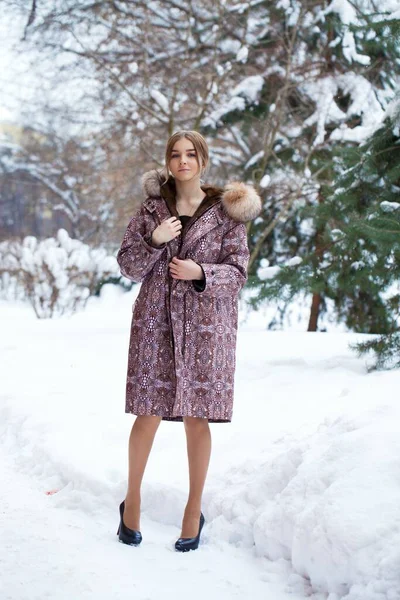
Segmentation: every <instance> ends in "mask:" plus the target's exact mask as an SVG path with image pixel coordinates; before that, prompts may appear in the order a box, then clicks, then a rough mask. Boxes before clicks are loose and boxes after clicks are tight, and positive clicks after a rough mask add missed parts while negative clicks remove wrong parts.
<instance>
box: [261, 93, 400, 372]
mask: <svg viewBox="0 0 400 600" xmlns="http://www.w3.org/2000/svg"><path fill="white" fill-rule="evenodd" d="M334 163H335V168H336V170H337V171H338V172H339V173H340V174H339V175H338V176H337V177H336V180H335V184H334V188H333V192H331V193H330V195H328V190H327V189H325V190H323V193H324V194H326V196H327V198H326V200H325V202H323V203H318V204H316V205H315V206H313V207H305V208H304V209H303V211H302V216H303V218H304V219H310V220H311V223H312V225H313V231H314V232H317V233H316V235H315V234H312V235H313V237H314V239H315V238H317V241H318V243H317V244H315V245H314V248H313V251H312V252H310V253H309V254H308V255H305V256H304V258H303V260H302V262H301V264H300V265H297V266H295V264H294V263H298V262H299V261H292V262H290V261H289V264H288V265H286V266H283V267H282V268H276V267H272V268H269V269H268V268H267V269H264V270H262V269H261V270H260V271H259V275H260V277H261V278H266V279H265V281H263V283H262V285H261V289H260V291H259V295H258V296H257V297H255V298H254V299H253V304H254V305H255V306H257V305H258V304H259V303H260V302H261V301H262V300H263V299H265V298H268V297H269V298H271V297H273V298H279V299H281V300H283V301H284V302H285V303H289V302H290V301H292V300H293V298H294V297H295V296H296V295H298V294H301V293H304V292H306V293H309V294H314V295H319V296H321V297H322V298H324V299H326V298H328V299H330V300H331V301H332V303H333V306H334V309H335V312H336V315H337V318H338V320H339V321H342V322H344V323H345V324H346V326H347V327H348V328H349V329H351V330H353V331H357V332H363V333H378V334H382V335H381V337H380V338H378V339H377V340H371V341H368V342H366V343H364V344H359V345H357V349H358V350H359V351H361V352H366V351H368V350H369V349H374V350H376V352H377V353H378V362H377V366H378V367H381V366H383V365H385V364H388V359H389V358H390V357H391V353H392V352H396V353H397V359H396V360H397V362H396V360H395V361H394V363H393V364H397V365H398V366H400V334H399V325H400V323H399V320H398V314H399V309H400V285H399V284H400V99H399V101H397V102H393V103H392V105H391V106H390V109H389V110H388V111H387V116H386V118H385V119H384V121H383V123H382V125H381V127H379V128H378V129H377V130H376V131H375V133H374V134H373V135H372V136H371V137H370V138H369V139H368V140H367V141H366V142H364V143H363V144H361V145H360V146H358V147H355V148H345V149H342V150H340V151H338V154H337V156H336V157H335V161H334ZM271 275H272V277H271V278H270V279H268V277H269V276H271ZM253 285H257V282H256V281H254V280H253ZM309 329H310V327H309ZM392 362H393V361H392Z"/></svg>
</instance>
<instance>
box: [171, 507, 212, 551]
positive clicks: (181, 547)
mask: <svg viewBox="0 0 400 600" xmlns="http://www.w3.org/2000/svg"><path fill="white" fill-rule="evenodd" d="M204 523H205V518H204V515H203V513H200V523H199V533H198V534H197V535H196V537H194V538H179V539H178V540H176V542H175V550H178V551H179V552H188V551H189V550H197V548H198V547H199V543H200V535H201V530H202V529H203V526H204Z"/></svg>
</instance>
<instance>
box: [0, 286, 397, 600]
mask: <svg viewBox="0 0 400 600" xmlns="http://www.w3.org/2000/svg"><path fill="white" fill-rule="evenodd" d="M138 289H139V286H135V287H134V289H133V290H132V292H129V293H126V292H125V293H123V292H122V291H119V290H118V289H117V288H115V287H114V286H110V285H108V286H104V287H103V288H102V296H101V298H91V299H90V301H89V303H88V305H87V308H86V310H85V311H82V312H79V313H76V314H75V315H74V316H73V317H70V318H66V317H63V318H60V319H53V320H45V321H43V320H37V319H35V318H34V316H33V313H32V311H31V310H30V309H28V308H27V307H26V306H25V305H23V304H13V303H4V302H3V303H2V304H1V310H2V313H3V319H4V320H3V325H2V336H1V342H0V344H1V345H0V348H1V357H2V365H3V367H4V369H3V376H2V390H1V393H0V413H1V417H2V418H1V419H0V423H1V425H0V441H1V443H0V476H1V478H2V483H3V485H2V501H3V504H2V505H3V511H2V524H1V531H2V544H1V546H0V562H1V564H2V579H1V583H0V595H1V597H2V598H5V599H7V600H28V599H29V600H33V599H35V598H38V599H39V598H57V600H62V599H64V598H65V599H67V598H68V599H69V598H79V600H85V599H86V598H93V597H94V596H95V597H96V598H98V599H99V600H102V599H103V598H104V600H106V599H107V600H113V599H117V598H121V596H122V595H123V594H124V593H126V590H127V589H128V587H129V589H130V590H131V592H132V593H134V595H135V598H138V599H139V600H145V599H151V600H158V599H160V600H161V598H163V599H167V600H168V599H169V598H171V599H172V598H176V597H177V595H183V594H184V593H185V592H187V590H188V589H190V594H191V598H193V599H195V600H197V599H200V598H204V595H208V596H209V597H210V598H217V597H218V598H221V599H223V600H225V599H226V600H228V599H229V600H231V599H232V598H252V599H255V600H264V599H265V598H273V600H289V598H290V599H292V600H299V599H300V598H304V597H309V598H313V599H315V600H328V599H329V600H339V599H343V600H383V599H386V598H387V599H388V600H397V599H398V597H399V596H398V592H399V589H400V575H399V571H398V562H399V559H400V550H399V548H400V533H399V532H400V516H399V512H398V506H399V502H400V479H399V477H398V473H399V472H400V437H399V435H398V423H399V418H400V406H399V405H398V401H397V397H396V395H395V394H394V393H393V390H395V389H397V388H398V386H399V384H400V372H399V371H389V372H376V373H371V374H367V370H366V365H365V364H364V361H363V360H362V359H359V358H357V357H356V355H355V354H354V353H353V352H352V351H351V350H350V349H349V347H348V343H349V342H350V341H351V342H354V341H355V340H356V339H361V338H362V339H365V336H360V335H359V336H356V335H354V334H342V333H330V334H325V333H320V334H318V333H312V334H307V333H299V332H294V331H286V332H273V333H272V332H268V331H266V330H265V329H264V320H263V317H262V313H261V312H259V313H254V312H253V313H250V315H249V318H248V320H247V322H243V314H241V325H240V328H239V335H238V353H237V372H236V373H237V374H236V392H235V408H234V417H233V421H232V423H231V424H229V425H228V424H227V425H223V426H221V425H218V426H217V425H212V426H211V431H212V436H213V455H212V459H211V464H210V468H209V474H208V478H207V483H206V488H205V492H204V496H203V512H204V514H205V516H206V525H205V527H204V530H203V537H202V543H201V545H200V547H199V549H198V550H197V551H196V552H193V553H189V554H188V555H180V554H178V553H176V552H174V550H173V543H174V541H175V539H176V538H177V536H178V535H179V531H180V522H181V517H182V512H183V508H184V504H185V501H186V494H187V484H188V481H187V457H186V447H185V436H184V429H183V426H182V424H177V423H167V422H164V423H162V424H161V426H160V429H159V431H158V432H157V435H156V439H155V442H154V446H153V449H152V453H151V458H150V460H149V463H148V465H147V468H146V473H145V478H144V482H143V489H142V521H141V529H142V533H143V542H142V545H141V546H140V547H139V548H129V547H126V546H123V545H122V544H118V543H117V540H116V535H115V532H116V528H117V525H118V503H119V502H120V501H121V499H122V498H123V495H124V493H125V489H126V469H127V456H126V450H127V440H128V435H129V430H130V426H131V423H132V421H133V417H131V416H130V415H125V414H124V386H125V368H126V358H127V357H126V352H127V348H128V335H129V324H130V317H131V307H132V304H133V302H134V300H135V298H136V294H137V292H138ZM21 365H23V375H24V376H23V377H21ZM53 490H58V491H56V492H55V493H54V494H52V495H47V492H48V491H53ZM21 527H23V532H22V531H21Z"/></svg>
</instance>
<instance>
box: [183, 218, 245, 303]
mask: <svg viewBox="0 0 400 600" xmlns="http://www.w3.org/2000/svg"><path fill="white" fill-rule="evenodd" d="M249 258H250V252H249V248H248V245H247V230H246V226H245V224H244V223H239V224H238V225H235V226H234V227H232V228H231V229H230V230H229V231H227V233H226V234H225V235H224V237H223V240H222V245H221V253H220V256H219V260H218V263H198V264H199V265H200V266H201V268H202V269H203V273H204V279H203V280H202V281H200V280H197V281H193V289H194V290H195V291H196V293H198V294H201V295H204V296H217V297H218V296H233V295H235V294H238V293H239V291H240V290H241V288H242V287H243V286H244V284H245V283H246V281H247V265H248V262H249Z"/></svg>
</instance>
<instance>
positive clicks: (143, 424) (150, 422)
mask: <svg viewBox="0 0 400 600" xmlns="http://www.w3.org/2000/svg"><path fill="white" fill-rule="evenodd" d="M161 420H162V417H158V416H153V415H138V416H137V417H136V419H135V422H134V424H133V426H134V427H135V429H141V430H144V431H149V430H154V429H157V428H158V426H159V425H160V423H161Z"/></svg>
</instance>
